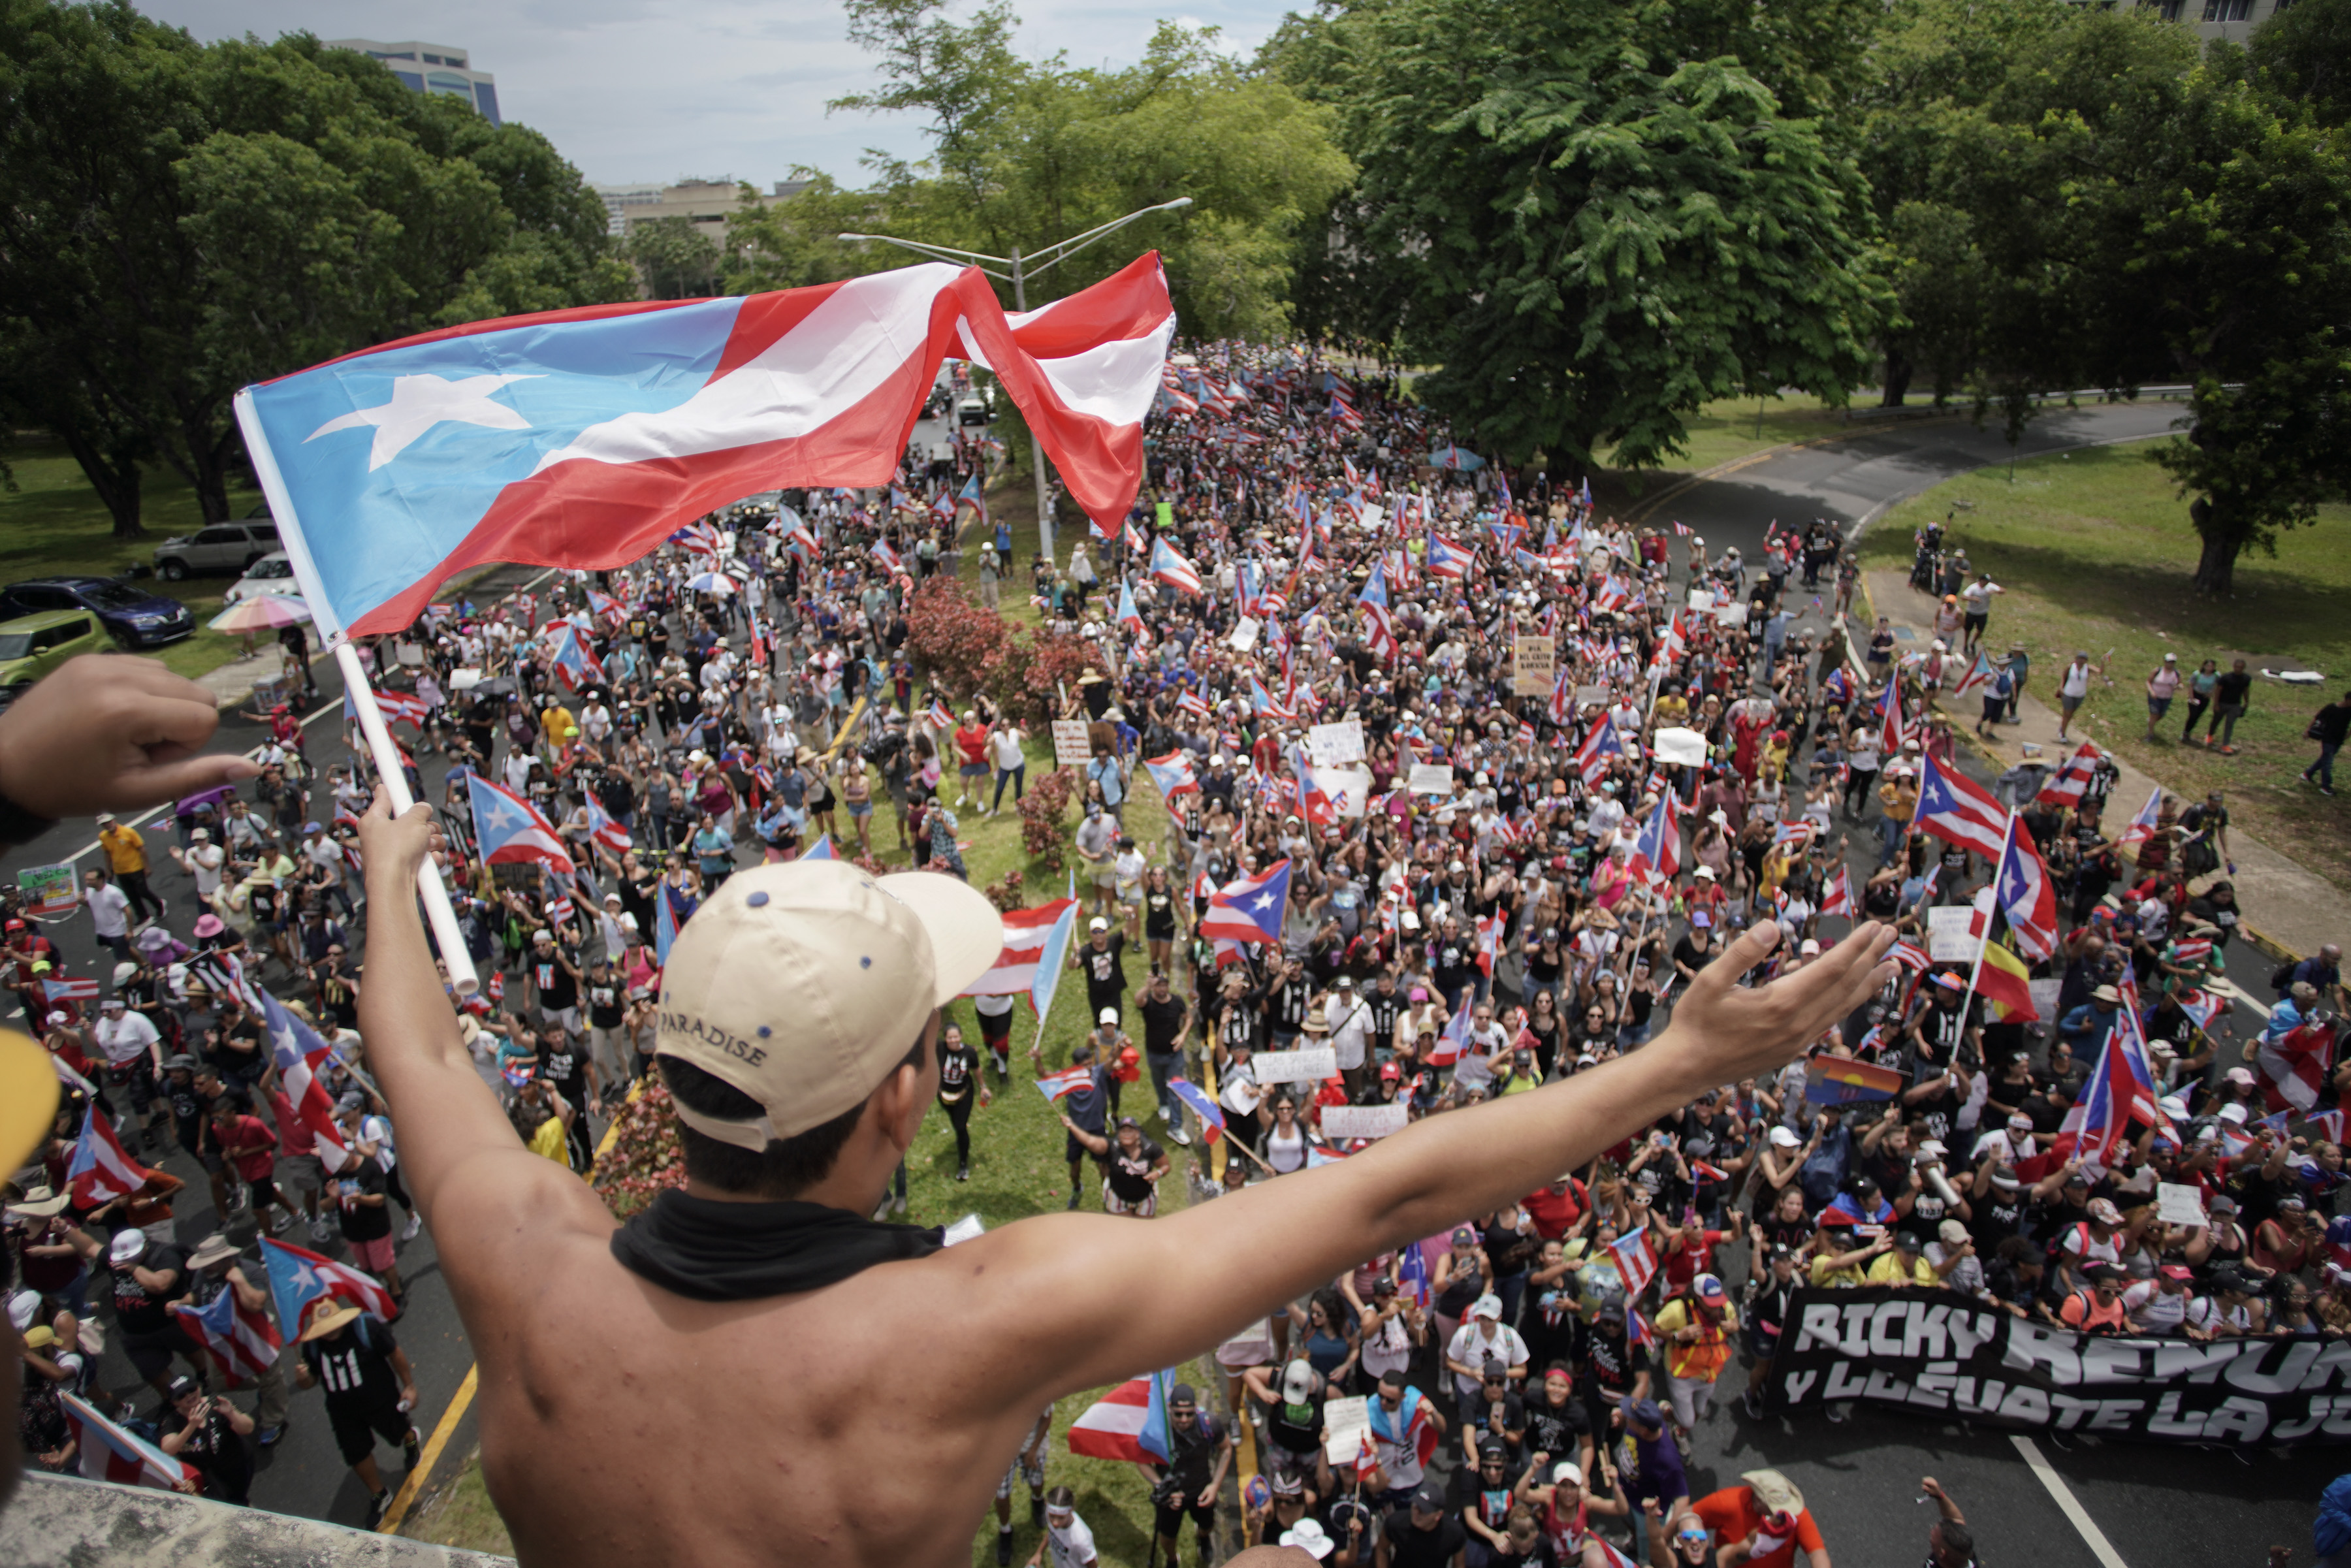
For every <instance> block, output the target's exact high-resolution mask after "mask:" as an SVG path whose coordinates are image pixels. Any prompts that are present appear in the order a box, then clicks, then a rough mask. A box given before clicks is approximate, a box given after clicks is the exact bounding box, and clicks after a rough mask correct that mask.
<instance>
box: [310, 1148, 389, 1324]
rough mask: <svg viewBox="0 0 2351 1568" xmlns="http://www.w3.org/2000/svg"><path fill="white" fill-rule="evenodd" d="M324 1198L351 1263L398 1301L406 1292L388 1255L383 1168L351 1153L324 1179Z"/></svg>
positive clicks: (387, 1194)
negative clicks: (339, 1227)
mask: <svg viewBox="0 0 2351 1568" xmlns="http://www.w3.org/2000/svg"><path fill="white" fill-rule="evenodd" d="M327 1195H328V1197H331V1198H332V1199H333V1200H334V1204H335V1209H336V1213H337V1217H338V1218H340V1220H341V1222H342V1227H343V1239H344V1240H345V1241H347V1242H349V1243H350V1249H351V1260H352V1261H353V1262H355V1263H357V1264H358V1265H359V1266H360V1268H362V1269H364V1270H367V1271H368V1272H369V1273H371V1274H372V1275H374V1276H375V1277H376V1278H377V1279H378V1280H381V1281H382V1282H383V1288H384V1289H385V1290H387V1291H391V1292H392V1300H394V1301H398V1300H400V1299H401V1298H402V1296H404V1295H405V1294H406V1293H407V1292H406V1291H404V1290H403V1289H402V1286H401V1283H400V1261H399V1259H398V1258H397V1257H396V1256H395V1255H394V1253H393V1251H392V1203H391V1195H390V1192H389V1190H388V1184H387V1183H386V1182H385V1180H384V1174H383V1167H382V1166H380V1165H378V1164H376V1162H375V1161H373V1160H371V1159H369V1158H368V1157H367V1156H366V1155H362V1154H360V1152H359V1151H358V1150H357V1149H353V1150H351V1151H350V1153H349V1154H348V1155H346V1156H345V1158H344V1164H343V1168H342V1169H341V1170H340V1171H337V1172H335V1173H334V1174H333V1175H332V1176H329V1178H328V1181H327Z"/></svg>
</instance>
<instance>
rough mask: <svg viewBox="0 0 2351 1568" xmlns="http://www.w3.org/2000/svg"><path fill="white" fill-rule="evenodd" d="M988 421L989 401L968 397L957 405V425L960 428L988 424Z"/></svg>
mask: <svg viewBox="0 0 2351 1568" xmlns="http://www.w3.org/2000/svg"><path fill="white" fill-rule="evenodd" d="M988 419H989V414H988V409H987V399H986V398H983V397H978V396H973V397H967V398H966V399H964V400H963V401H962V402H959V403H957V404H956V425H957V426H958V427H968V426H970V425H975V424H986V423H987V422H988Z"/></svg>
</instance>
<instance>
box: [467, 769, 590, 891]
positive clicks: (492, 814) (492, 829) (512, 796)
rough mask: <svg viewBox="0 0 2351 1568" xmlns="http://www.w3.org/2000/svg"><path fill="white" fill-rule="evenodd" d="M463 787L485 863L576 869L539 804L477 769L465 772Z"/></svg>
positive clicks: (560, 869) (569, 870)
mask: <svg viewBox="0 0 2351 1568" xmlns="http://www.w3.org/2000/svg"><path fill="white" fill-rule="evenodd" d="M465 789H466V798H467V799H468V800H470V801H471V802H472V804H473V808H474V841H475V849H476V850H477V851H478V852H479V853H480V855H481V857H482V860H483V862H484V863H485V864H488V865H543V866H545V867H547V868H548V869H549V870H550V871H557V872H561V873H563V874H564V875H566V876H569V875H570V874H572V873H573V872H574V871H576V870H577V869H578V868H577V867H575V866H574V865H573V864H572V863H571V855H570V852H569V851H567V850H566V849H564V847H563V841H562V839H560V838H559V837H558V836H557V834H556V831H555V829H554V827H553V825H552V824H550V823H549V821H548V820H547V819H546V818H545V817H542V816H540V815H539V814H538V807H536V806H534V805H532V804H531V803H530V802H529V801H528V800H524V799H523V798H522V797H521V796H520V795H517V794H516V793H515V792H514V791H513V790H511V789H507V788H506V787H505V786H504V785H502V784H493V783H491V782H490V781H489V780H488V779H485V778H483V777H482V776H481V775H480V774H478V773H467V774H466V775H465Z"/></svg>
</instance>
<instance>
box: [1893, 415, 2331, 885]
mask: <svg viewBox="0 0 2351 1568" xmlns="http://www.w3.org/2000/svg"><path fill="white" fill-rule="evenodd" d="M2147 452H2148V444H2147V443H2145V442H2134V443H2131V444H2126V445H2119V446H2101V447H2092V448H2090V449H2088V450H2086V451H2081V452H2074V453H2066V454H2058V455H2051V456H2045V457H2038V458H2032V459H2028V460H2026V461H2024V462H2022V463H2020V464H2018V465H2016V478H2015V481H2014V483H2013V484H2011V482H2010V480H2009V478H2008V471H2007V469H2006V468H2005V467H1997V468H1987V469H1981V470H1979V471H1978V472H1976V473H1973V474H1967V475H1962V476H1959V478H1956V479H1952V480H1949V481H1947V482H1946V483H1944V484H1941V485H1938V486H1935V487H1934V488H1933V489H1931V490H1928V491H1927V492H1926V493H1925V494H1924V495H1921V496H1918V497H1914V498H1913V499H1911V500H1909V501H1906V502H1904V503H1903V504H1902V505H1900V506H1898V507H1896V508H1895V509H1894V510H1893V511H1892V512H1891V513H1890V514H1888V515H1887V517H1886V518H1885V520H1884V521H1882V522H1880V523H1878V524H1877V525H1876V527H1874V528H1871V529H1870V530H1869V532H1868V533H1867V534H1866V535H1865V536H1864V537H1863V539H1862V554H1863V557H1864V559H1865V562H1866V563H1867V564H1868V565H1870V566H1872V567H1879V568H1885V567H1893V568H1896V569H1898V570H1905V571H1907V570H1908V563H1909V560H1910V555H1911V543H1910V538H1911V534H1912V532H1913V530H1914V529H1915V528H1917V527H1918V525H1919V524H1921V523H1922V522H1925V521H1927V520H1928V519H1935V520H1940V519H1942V518H1943V517H1946V516H1952V517H1955V518H1956V521H1955V522H1954V524H1953V529H1954V536H1955V537H1956V538H1957V539H1958V540H1959V543H1961V544H1963V545H1964V546H1966V548H1967V551H1968V556H1969V559H1970V560H1971V561H1973V562H1974V564H1975V565H1977V566H1978V567H1980V568H1981V569H1983V570H1986V571H1989V572H1990V573H1991V577H1992V580H1993V581H1995V582H1997V583H1999V584H2001V586H2002V587H2003V588H2005V589H2007V590H2008V591H2007V593H2006V594H2005V595H2004V596H2002V597H2001V598H2000V599H1998V600H1996V601H1993V602H1994V608H1993V611H1992V617H1991V632H1992V634H1993V636H1994V638H1995V639H1996V640H1997V641H1998V642H1999V643H2002V644H2004V643H2005V642H2006V640H2007V639H2008V638H2010V637H2018V638H2022V640H2023V642H2024V643H2025V645H2026V648H2027V650H2028V651H2029V652H2030V653H2031V654H2032V679H2031V684H2030V685H2029V687H2028V689H2029V690H2030V691H2032V693H2033V694H2034V695H2040V696H2043V698H2046V697H2047V696H2048V695H2049V694H2050V692H2051V690H2052V681H2053V677H2054V676H2055V674H2056V672H2057V670H2058V669H2059V668H2060V667H2061V666H2062V665H2063V664H2064V662H2065V661H2066V660H2067V659H2069V658H2070V657H2071V656H2072V655H2073V654H2074V653H2075V652H2076V651H2080V652H2084V653H2088V654H2090V656H2091V657H2092V658H2094V659H2103V658H2105V656H2106V653H2107V651H2108V650H2109V649H2111V650H2113V652H2114V658H2113V662H2112V664H2111V665H2110V666H2109V668H2108V671H2107V674H2109V675H2111V676H2112V677H2113V681H2114V684H2113V685H2112V686H2111V687H2108V686H2104V685H2094V686H2093V689H2092V695H2091V696H2090V699H2089V701H2088V702H2087V703H2086V704H2085V705H2084V707H2083V716H2084V717H2085V718H2086V720H2087V724H2086V727H2085V734H2086V735H2087V737H2089V738H2091V739H2094V740H2095V741H2097V742H2098V744H2099V745H2101V746H2104V747H2108V748H2109V749H2111V750H2113V751H2114V752H2116V754H2117V755H2119V756H2122V757H2126V758H2129V759H2130V760H2131V762H2132V763H2133V764H2135V765H2136V766H2137V767H2138V768H2142V769H2144V770H2145V771H2146V772H2147V774H2148V775H2150V776H2151V777H2153V778H2155V779H2158V780H2160V781H2161V782H2162V783H2163V785H2164V786H2165V788H2167V789H2172V790H2175V791H2177V792H2178V793H2180V794H2182V795H2186V796H2189V798H2190V799H2194V798H2197V797H2199V796H2200V795H2201V794H2202V792H2203V791H2204V790H2206V789H2222V790H2225V791H2227V793H2228V799H2229V808H2230V811H2231V816H2232V817H2233V819H2234V821H2235V822H2236V824H2237V826H2238V827H2239V829H2240V830H2241V831H2243V832H2245V833H2246V834H2247V835H2249V836H2250V837H2252V838H2255V839H2258V840H2260V841H2262V842H2264V843H2267V844H2269V845H2270V846H2271V847H2272V848H2273V849H2275V850H2277V851H2279V852H2281V853H2283V854H2285V855H2287V856H2289V857H2291V858H2293V859H2294V860H2296V861H2299V862H2302V863H2303V864H2304V865H2306V866H2308V867H2310V868H2311V869H2313V870H2314V871H2316V872H2318V873H2321V874H2323V875H2325V876H2326V877H2328V878H2329V879H2330V880H2332V881H2334V882H2335V883H2336V884H2337V885H2340V886H2346V887H2351V812H2346V810H2345V806H2344V802H2343V801H2342V800H2328V799H2327V798H2326V797H2325V796H2323V795H2321V794H2319V793H2318V792H2317V791H2316V790H2315V789H2311V788H2310V787H2309V786H2308V785H2306V784H2304V783H2302V782H2300V781H2299V779H2297V778H2296V775H2297V774H2298V773H2299V772H2300V771H2301V770H2302V768H2304V767H2306V766H2308V764H2309V762H2310V759H2311V758H2312V757H2313V756H2314V755H2315V749H2314V746H2313V744H2312V743H2311V742H2309V741H2306V740H2304V738H2303V735H2302V732H2303V727H2304V726H2305V725H2306V724H2308V723H2309V721H2310V716H2311V714H2312V713H2313V712H2314V711H2315V710H2316V709H2317V708H2318V707H2319V706H2321V704H2323V703H2324V702H2325V701H2327V700H2329V699H2330V698H2332V697H2334V696H2336V695H2340V694H2341V692H2342V690H2343V688H2344V687H2345V686H2346V685H2351V682H2346V679H2345V670H2346V666H2351V625H2346V621H2345V617H2344V613H2343V607H2344V605H2345V604H2346V602H2351V598H2346V596H2347V595H2351V506H2342V505H2336V506H2330V507H2325V508H2324V509H2323V510H2322V512H2321V515H2320V517H2319V521H2318V525H2317V527H2315V528H2304V529H2297V530H2295V531H2294V532H2291V533H2288V534H2286V535H2285V536H2284V537H2283V538H2282V539H2281V540H2280V542H2279V545H2278V553H2277V555H2276V557H2275V558H2274V559H2273V558H2270V557H2266V556H2262V555H2260V554H2258V553H2248V554H2247V555H2245V556H2243V557H2241V558H2240V559H2239V561H2238V564H2237V579H2236V581H2237V591H2236V595H2235V597H2233V598H2231V599H2226V600H2210V599H2205V598H2201V597H2199V595H2197V594H2196V593H2195V592H2194V591H2192V590H2191V589H2190V587H2189V577H2190V574H2191V573H2192V572H2193V571H2194V570H2195V567H2196V559H2197V554H2198V549H2199V540H2198V538H2197V536H2196V533H2195V530H2194V529H2193V528H2191V527H2190V526H2189V521H2188V507H2187V504H2186V503H2185V502H2184V501H2183V500H2181V499H2180V498H2179V497H2177V496H2176V495H2174V494H2173V491H2172V487H2171V484H2170V481H2169V480H2168V478H2167V477H2166V476H2165V475H2164V474H2163V472H2162V471H2161V470H2160V469H2158V468H2157V467H2156V466H2155V465H2154V464H2152V463H2150V462H2148V461H2147ZM2165 653H2177V654H2179V660H2180V664H2181V665H2182V667H2183V668H2184V669H2187V670H2193V669H2194V668H2196V666H2197V664H2198V662H2199V661H2200V660H2203V659H2206V658H2212V659H2218V660H2219V661H2220V668H2221V669H2223V670H2226V669H2227V668H2228V667H2229V662H2230V660H2231V659H2232V658H2236V657H2239V656H2242V657H2244V658H2246V659H2247V660H2248V661H2249V662H2250V664H2251V667H2252V669H2253V670H2254V671H2255V672H2256V677H2255V680H2254V682H2253V690H2252V710H2251V712H2249V713H2248V714H2247V716H2245V718H2244V719H2243V720H2242V721H2241V722H2240V723H2239V724H2238V726H2237V732H2236V743H2237V747H2238V749H2239V755H2237V756H2235V757H2221V756H2219V755H2218V754H2215V753H2209V752H2207V751H2205V750H2204V749H2203V748H2202V747H2184V746H2181V745H2180V744H2179V726H2180V723H2181V721H2182V719H2183V718H2184V717H2185V708H2186V706H2187V704H2186V699H2185V698H2184V697H2182V698H2180V699H2179V700H2178V701H2176V702H2175V703H2174V704H2173V706H2172V711H2171V715H2170V717H2169V718H2168V721H2167V724H2166V727H2165V728H2164V729H2163V730H2161V731H2158V734H2159V735H2160V736H2161V738H2160V739H2158V741H2156V743H2155V744H2153V745H2151V746H2150V745H2148V744H2147V741H2146V740H2145V738H2144V737H2145V735H2146V733H2147V709H2146V705H2145V700H2144V697H2143V695H2142V692H2143V689H2144V684H2145V681H2146V678H2147V674H2148V672H2149V671H2151V670H2153V669H2154V668H2155V666H2156V665H2157V664H2159V663H2161V662H2162V658H2163V655H2164V654H2165ZM2282 657H2283V658H2291V659H2293V660H2294V661H2296V662H2298V664H2301V665H2305V666H2307V667H2309V668H2311V669H2314V670H2319V671H2323V672H2325V674H2326V676H2327V681H2326V684H2325V685H2321V686H2316V687H2311V686H2294V685H2283V684H2282V683H2279V682H2276V681H2264V680H2262V679H2260V678H2259V675H2258V672H2259V671H2260V670H2261V668H2262V665H2263V664H2265V663H2267V664H2274V663H2275V662H2276V661H2277V660H2278V659H2279V658H2282ZM2126 805H2127V807H2128V809H2129V810H2137V807H2138V802H2137V801H2131V802H2126Z"/></svg>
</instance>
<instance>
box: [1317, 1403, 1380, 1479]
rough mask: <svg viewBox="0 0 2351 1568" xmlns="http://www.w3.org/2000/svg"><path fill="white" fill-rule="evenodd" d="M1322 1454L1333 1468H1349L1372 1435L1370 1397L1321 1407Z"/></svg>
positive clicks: (1326, 1404)
mask: <svg viewBox="0 0 2351 1568" xmlns="http://www.w3.org/2000/svg"><path fill="white" fill-rule="evenodd" d="M1322 1426H1323V1429H1324V1431H1326V1432H1327V1433H1328V1434H1329V1436H1327V1437H1324V1438H1323V1439H1322V1453H1323V1456H1324V1457H1325V1458H1328V1459H1329V1460H1330V1461H1331V1462H1332V1464H1334V1465H1352V1464H1353V1463H1354V1462H1355V1456H1356V1455H1357V1454H1360V1453H1362V1452H1363V1451H1364V1443H1365V1442H1366V1441H1368V1440H1369V1439H1370V1437H1371V1435H1372V1400H1371V1396H1369V1395H1367V1394H1365V1395H1357V1396H1355V1397H1353V1398H1352V1399H1330V1400H1325V1401H1324V1402H1323V1405H1322Z"/></svg>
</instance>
